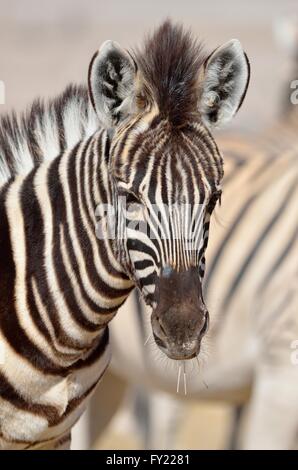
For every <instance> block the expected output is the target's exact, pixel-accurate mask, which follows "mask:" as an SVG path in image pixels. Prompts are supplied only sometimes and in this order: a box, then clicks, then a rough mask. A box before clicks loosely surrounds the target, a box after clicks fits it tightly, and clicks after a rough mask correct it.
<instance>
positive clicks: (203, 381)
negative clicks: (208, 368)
mask: <svg viewBox="0 0 298 470" xmlns="http://www.w3.org/2000/svg"><path fill="white" fill-rule="evenodd" d="M196 361H197V364H198V368H199V372H201V370H200V363H199V358H198V356H196ZM202 383H203V385H204V387H205V388H206V389H207V390H208V388H209V387H208V384H207V383H206V382H205V380H204V379H203V377H202Z"/></svg>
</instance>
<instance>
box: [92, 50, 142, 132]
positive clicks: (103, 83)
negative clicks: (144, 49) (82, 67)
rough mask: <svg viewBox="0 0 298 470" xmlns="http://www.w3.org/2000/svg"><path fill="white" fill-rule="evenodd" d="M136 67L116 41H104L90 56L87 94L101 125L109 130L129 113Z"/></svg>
mask: <svg viewBox="0 0 298 470" xmlns="http://www.w3.org/2000/svg"><path fill="white" fill-rule="evenodd" d="M135 76H136V64H135V62H134V60H133V59H132V57H131V56H130V55H129V54H128V52H126V51H125V50H123V49H122V48H121V47H120V46H119V45H118V44H117V43H116V42H113V41H106V42H104V43H103V45H102V46H101V48H100V49H99V50H98V51H97V52H96V53H95V54H94V56H93V58H92V60H91V63H90V66H89V74H88V85H89V95H90V99H91V102H92V105H93V107H94V109H95V111H96V113H97V115H98V117H99V119H100V121H101V122H102V124H103V125H104V126H105V127H107V128H111V127H114V126H116V125H117V124H118V123H119V122H120V121H121V120H122V119H124V118H125V117H127V116H128V115H129V114H131V113H132V112H133V109H134V103H135V99H134V89H135Z"/></svg>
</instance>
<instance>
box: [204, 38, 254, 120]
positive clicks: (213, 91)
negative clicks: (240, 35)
mask: <svg viewBox="0 0 298 470" xmlns="http://www.w3.org/2000/svg"><path fill="white" fill-rule="evenodd" d="M249 77H250V67H249V62H248V58H247V56H246V54H245V52H244V51H243V49H242V46H241V44H240V42H239V41H238V40H237V39H232V40H231V41H229V42H227V43H225V44H223V45H222V46H221V47H219V48H217V49H215V51H214V52H213V53H212V54H211V55H210V56H209V57H208V58H207V60H206V61H205V64H204V69H203V72H202V74H201V76H200V86H201V93H200V102H199V109H200V112H201V115H202V118H203V121H204V123H205V124H206V125H207V127H220V126H221V125H223V124H225V123H227V122H228V121H230V119H231V118H232V117H233V115H234V114H235V113H236V112H237V111H238V109H239V108H240V106H241V104H242V102H243V100H244V97H245V94H246V91H247V87H248V83H249Z"/></svg>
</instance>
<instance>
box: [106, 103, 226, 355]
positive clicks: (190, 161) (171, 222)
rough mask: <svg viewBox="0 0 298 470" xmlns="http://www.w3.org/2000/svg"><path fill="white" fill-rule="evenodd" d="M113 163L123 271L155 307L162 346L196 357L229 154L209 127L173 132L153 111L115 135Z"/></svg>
mask: <svg viewBox="0 0 298 470" xmlns="http://www.w3.org/2000/svg"><path fill="white" fill-rule="evenodd" d="M110 159H111V162H112V174H113V178H114V181H115V185H116V194H117V202H116V203H117V212H118V213H117V221H118V225H117V232H116V239H117V243H118V251H119V252H120V253H121V257H122V259H121V261H122V264H123V265H124V266H126V269H127V271H128V273H129V276H130V277H131V278H132V279H133V281H134V283H135V284H136V285H137V286H138V287H139V289H140V290H141V292H142V295H143V297H144V299H145V301H146V303H147V304H149V305H150V306H151V307H152V308H153V314H152V326H153V332H154V337H155V340H156V342H157V344H158V345H159V346H160V347H161V348H162V349H163V350H164V351H165V352H166V353H167V354H168V355H169V356H170V357H171V358H174V359H181V358H189V357H192V356H194V355H196V354H197V353H198V350H199V347H200V339H201V338H202V335H203V334H204V332H205V331H206V329H207V324H208V312H207V310H206V307H205V305H204V301H203V298H202V288H201V282H202V278H203V274H204V265H205V262H204V253H205V249H206V246H207V241H208V231H209V220H210V215H211V213H212V210H213V208H214V206H215V203H216V201H217V199H218V198H219V196H220V193H221V191H220V182H221V179H222V176H223V162H222V158H221V155H220V153H219V151H218V149H217V146H216V144H215V142H214V140H213V138H212V136H211V134H210V133H209V132H208V130H207V129H206V128H205V127H204V126H203V125H202V124H199V123H198V122H190V123H189V124H187V125H185V126H184V127H183V129H179V130H173V129H172V128H171V126H170V125H169V123H168V122H167V121H165V120H163V119H161V118H160V116H159V115H158V114H155V113H153V112H152V111H151V112H148V113H147V114H145V115H144V116H143V117H142V118H139V119H136V120H135V121H134V122H130V123H129V124H127V125H125V126H123V127H122V128H121V129H120V130H119V131H118V132H117V133H116V134H115V136H114V139H113V142H112V146H111V154H110Z"/></svg>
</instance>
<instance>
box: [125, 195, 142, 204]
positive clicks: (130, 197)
mask: <svg viewBox="0 0 298 470" xmlns="http://www.w3.org/2000/svg"><path fill="white" fill-rule="evenodd" d="M125 197H126V205H127V206H131V205H135V204H140V200H139V199H138V198H137V196H135V194H133V193H126V195H125Z"/></svg>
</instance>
